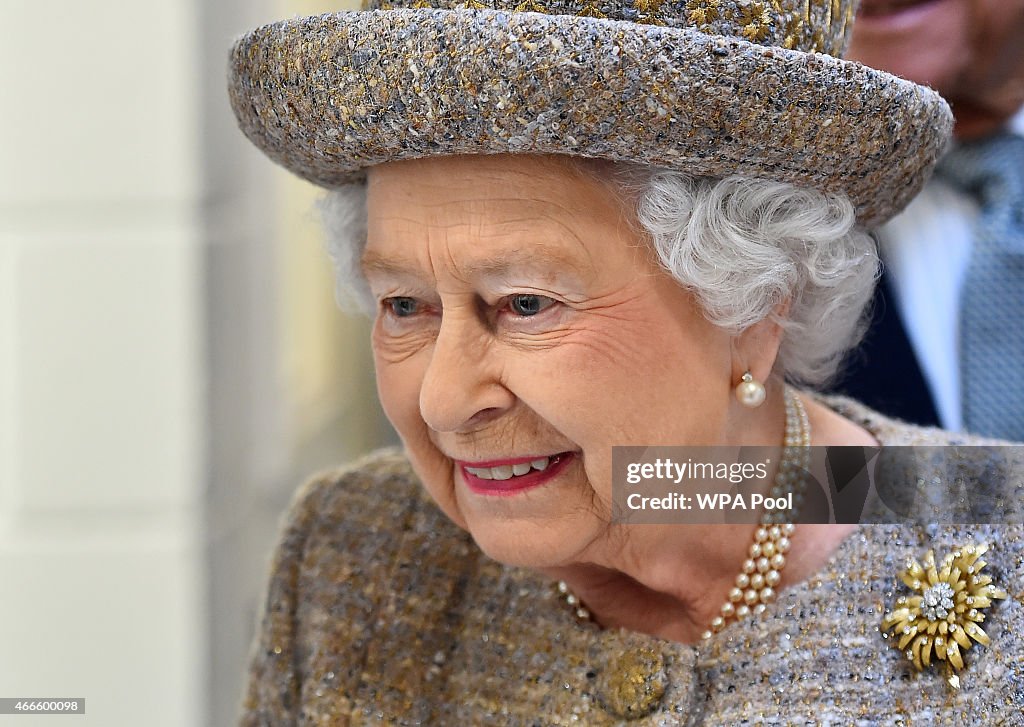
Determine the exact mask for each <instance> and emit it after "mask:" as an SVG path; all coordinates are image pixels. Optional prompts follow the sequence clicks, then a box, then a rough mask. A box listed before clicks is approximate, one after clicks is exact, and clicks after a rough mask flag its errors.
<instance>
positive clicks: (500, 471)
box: [466, 457, 551, 480]
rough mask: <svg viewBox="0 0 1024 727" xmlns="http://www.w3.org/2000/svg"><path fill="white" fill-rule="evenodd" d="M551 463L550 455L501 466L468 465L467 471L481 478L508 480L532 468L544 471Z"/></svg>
mask: <svg viewBox="0 0 1024 727" xmlns="http://www.w3.org/2000/svg"><path fill="white" fill-rule="evenodd" d="M550 464H551V459H550V458H549V457H540V458H538V459H535V460H532V461H530V462H520V463H519V464H513V465H507V464H504V465H501V466H500V467H467V468H466V471H467V472H469V474H471V475H473V476H474V477H479V478H480V479H481V480H507V479H510V478H512V477H521V476H523V475H526V474H529V473H530V470H538V471H539V472H543V471H544V470H546V469H547V468H548V466H549V465H550Z"/></svg>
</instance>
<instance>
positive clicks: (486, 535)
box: [469, 519, 584, 569]
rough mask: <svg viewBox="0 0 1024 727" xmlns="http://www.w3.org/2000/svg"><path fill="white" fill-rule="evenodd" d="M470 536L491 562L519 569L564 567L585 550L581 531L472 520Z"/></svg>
mask: <svg viewBox="0 0 1024 727" xmlns="http://www.w3.org/2000/svg"><path fill="white" fill-rule="evenodd" d="M469 533H470V535H472V536H473V540H474V541H475V542H476V544H477V545H478V546H479V547H480V550H482V551H483V552H484V554H485V555H487V557H488V558H491V559H492V560H496V561H497V562H499V563H503V564H505V565H508V566H514V567H518V568H531V569H539V568H555V567H559V566H564V565H566V564H568V563H572V562H574V560H575V556H576V555H577V554H578V553H579V552H580V550H582V548H583V547H584V542H583V541H582V539H581V537H580V536H581V534H582V533H581V529H580V528H555V527H552V526H550V525H538V524H524V523H522V522H516V521H505V522H487V521H483V522H480V521H474V520H472V519H471V520H470V524H469Z"/></svg>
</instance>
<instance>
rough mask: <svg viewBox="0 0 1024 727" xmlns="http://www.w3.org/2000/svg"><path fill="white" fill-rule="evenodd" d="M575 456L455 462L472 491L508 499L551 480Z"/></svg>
mask: <svg viewBox="0 0 1024 727" xmlns="http://www.w3.org/2000/svg"><path fill="white" fill-rule="evenodd" d="M573 456H574V455H573V453H572V452H561V453H559V454H554V455H549V456H541V457H520V458H511V459H506V460H491V461H487V462H473V463H469V462H460V461H458V460H456V464H458V466H459V469H460V470H461V471H462V477H463V479H464V480H465V482H466V484H467V485H468V486H469V488H470V489H471V490H473V491H474V492H477V493H479V494H485V495H509V494H512V493H514V492H519V491H522V490H525V489H530V488H533V487H537V486H539V485H542V484H544V483H546V482H549V481H550V480H552V479H553V478H554V477H555V475H557V474H558V473H559V472H561V471H562V470H563V469H564V468H565V466H566V465H567V464H568V462H569V461H570V460H571V459H572V458H573Z"/></svg>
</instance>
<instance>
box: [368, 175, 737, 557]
mask: <svg viewBox="0 0 1024 727" xmlns="http://www.w3.org/2000/svg"><path fill="white" fill-rule="evenodd" d="M368 213H369V229H368V241H367V247H366V251H365V254H364V257H363V267H364V271H365V274H366V276H367V279H368V281H369V284H370V287H371V289H372V290H373V293H374V296H375V297H376V299H377V306H378V310H377V318H376V323H375V326H374V332H373V348H374V356H375V361H376V367H377V381H378V387H379V391H380V397H381V401H382V403H383V406H384V409H385V411H386V413H387V415H388V417H389V419H390V420H391V422H392V424H393V425H394V426H395V428H396V429H397V431H398V433H399V435H400V436H401V437H402V440H403V441H404V443H405V446H406V448H407V451H408V454H409V457H410V459H411V461H412V463H413V466H414V468H415V470H416V472H417V474H418V475H419V476H420V477H421V478H422V480H423V482H424V484H425V486H426V487H427V489H428V490H429V491H430V493H431V495H432V496H433V497H434V499H435V500H436V501H437V502H438V504H439V505H440V506H441V507H442V508H443V509H444V511H445V512H446V513H447V514H448V516H449V517H451V518H452V519H453V520H454V521H455V522H456V523H458V524H459V525H461V526H462V527H464V528H467V529H468V530H469V531H470V532H471V533H472V535H473V536H474V538H475V539H476V541H477V542H478V543H479V544H480V546H481V547H482V548H483V549H484V550H485V552H487V553H488V554H489V555H491V557H493V558H496V559H498V560H501V561H504V562H507V563H515V564H520V565H530V566H536V567H542V566H553V565H559V564H564V563H567V562H572V561H573V560H574V558H576V557H577V556H580V555H581V554H582V553H584V552H585V551H586V549H587V548H588V546H590V545H591V544H595V543H596V542H597V541H599V540H600V539H602V538H603V537H605V536H606V535H607V534H608V533H609V532H610V529H609V519H610V516H611V484H610V473H611V456H612V447H613V446H616V445H654V444H694V445H696V444H713V443H719V442H721V441H723V438H724V437H725V436H726V435H727V434H728V428H729V426H730V423H729V421H728V416H727V410H728V409H729V405H728V402H729V401H730V400H731V396H730V391H731V386H732V380H733V369H732V356H731V348H730V339H729V336H728V335H727V334H726V333H724V332H723V331H721V330H720V329H718V328H716V327H714V326H712V325H710V324H709V323H707V322H706V321H705V319H704V318H703V316H702V315H701V313H700V311H699V310H698V308H697V307H696V306H695V304H694V302H693V300H692V299H691V297H690V296H689V294H687V293H686V292H685V291H684V290H683V289H682V288H680V287H679V286H678V285H677V284H676V283H675V282H674V281H673V280H672V279H671V278H669V277H668V276H667V274H665V273H664V272H663V271H662V270H661V268H660V267H658V265H657V264H656V263H655V262H654V261H653V254H652V253H651V251H650V250H649V249H648V247H647V246H646V244H645V243H643V242H642V241H641V240H640V239H639V238H638V236H637V233H636V232H635V231H634V229H633V228H632V227H631V225H630V223H629V221H628V220H627V219H625V218H624V207H623V204H622V202H621V201H620V200H619V199H618V198H617V196H616V195H615V194H614V193H613V192H612V191H611V190H610V189H608V188H607V187H606V186H605V185H603V184H601V183H600V182H598V181H596V180H595V179H592V178H590V177H589V176H586V175H582V174H580V173H579V172H578V171H575V170H573V169H571V168H570V167H568V166H567V165H565V164H564V163H563V162H562V161H561V160H558V159H553V158H544V157H526V156H481V157H449V158H435V159H427V160H417V161H411V162H400V163H395V164H389V165H384V166H382V167H378V168H376V169H374V170H372V171H371V173H370V180H369V196H368Z"/></svg>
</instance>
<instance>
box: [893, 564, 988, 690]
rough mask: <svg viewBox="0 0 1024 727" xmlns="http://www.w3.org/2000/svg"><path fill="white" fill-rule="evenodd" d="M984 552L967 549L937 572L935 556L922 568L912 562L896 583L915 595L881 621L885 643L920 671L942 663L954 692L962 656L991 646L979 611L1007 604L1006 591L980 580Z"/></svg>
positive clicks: (899, 602) (902, 599) (901, 600)
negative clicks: (1000, 601) (998, 603)
mask: <svg viewBox="0 0 1024 727" xmlns="http://www.w3.org/2000/svg"><path fill="white" fill-rule="evenodd" d="M987 550H988V546H987V545H968V546H966V547H964V548H960V549H959V550H956V551H954V552H953V553H950V554H949V555H947V556H946V557H945V558H943V559H942V563H941V564H940V565H938V566H936V565H935V553H934V552H933V551H928V555H927V556H925V559H924V565H923V566H922V565H921V564H920V563H918V562H917V561H916V560H914V559H913V558H911V559H910V560H909V561H908V562H907V567H906V570H904V571H903V572H902V573H900V580H902V581H903V582H904V583H906V584H907V586H908V587H909V588H910V589H911V590H913V591H914V595H913V596H909V597H907V596H901V597H900V598H898V599H897V600H896V608H895V609H893V610H892V611H890V612H888V613H886V614H885V617H884V618H883V619H882V636H883V638H886V639H889V643H890V644H891V645H892V646H893V647H894V648H897V649H899V650H900V651H903V652H904V653H905V654H906V656H907V659H909V660H910V661H911V662H912V663H913V664H914V667H915V668H916V669H917V670H918V671H920V670H923V669H924V668H925V667H927V666H930V665H931V664H933V663H934V664H936V665H938V663H939V662H940V661H941V662H944V663H945V666H946V670H947V673H948V675H949V677H948V681H949V683H950V685H951V686H953V687H954V688H955V689H959V688H960V677H959V676H957V674H956V672H957V671H959V670H960V669H963V668H964V659H963V652H966V651H967V650H968V649H970V648H971V647H972V646H973V645H974V642H978V643H979V644H983V645H985V646H988V645H989V643H990V642H989V638H988V634H986V633H985V631H984V629H982V628H981V626H980V624H981V623H982V622H983V621H984V620H985V614H984V613H983V611H984V610H985V609H986V608H988V607H989V606H991V605H992V601H993V599H996V598H1006V591H1004V590H1002V589H1001V588H998V587H997V586H995V585H994V584H993V583H992V578H991V577H989V576H987V575H982V574H981V571H982V569H983V568H984V567H985V565H986V563H985V561H984V560H982V559H981V556H982V555H984V554H985V552H986V551H987ZM890 632H891V635H890Z"/></svg>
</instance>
